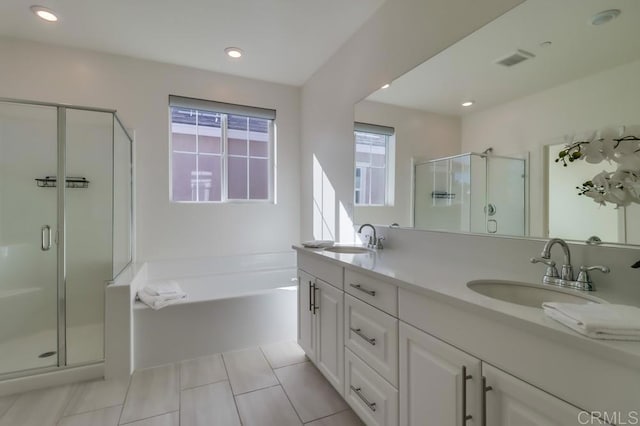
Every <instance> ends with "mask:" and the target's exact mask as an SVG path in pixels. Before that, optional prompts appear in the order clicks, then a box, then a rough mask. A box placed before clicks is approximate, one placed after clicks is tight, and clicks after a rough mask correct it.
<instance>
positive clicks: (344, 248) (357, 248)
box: [324, 246, 371, 254]
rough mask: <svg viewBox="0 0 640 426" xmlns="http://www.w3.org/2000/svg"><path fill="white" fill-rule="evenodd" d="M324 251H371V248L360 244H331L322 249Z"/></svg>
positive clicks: (356, 252) (358, 252) (352, 252)
mask: <svg viewBox="0 0 640 426" xmlns="http://www.w3.org/2000/svg"><path fill="white" fill-rule="evenodd" d="M324 251H330V252H333V253H350V254H360V253H371V249H368V248H366V247H362V246H333V247H327V248H326V249H324Z"/></svg>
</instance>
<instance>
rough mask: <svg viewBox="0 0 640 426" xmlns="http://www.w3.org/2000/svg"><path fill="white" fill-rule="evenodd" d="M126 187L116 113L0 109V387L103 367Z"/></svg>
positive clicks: (123, 244)
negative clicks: (108, 295) (108, 296)
mask: <svg viewBox="0 0 640 426" xmlns="http://www.w3.org/2000/svg"><path fill="white" fill-rule="evenodd" d="M132 183H133V180H132V139H131V137H130V136H129V135H128V133H127V131H126V130H125V128H124V127H123V125H122V123H121V122H120V120H119V119H118V117H117V115H116V113H115V111H112V110H106V109H98V108H85V107H77V106H67V105H57V104H50V103H41V102H31V101H19V100H11V99H0V380H3V379H8V378H13V377H19V376H24V375H29V374H36V373H40V372H47V371H51V370H55V369H60V368H66V367H71V366H79V365H86V364H92V363H97V362H102V361H103V360H104V295H105V286H106V283H107V282H109V281H110V280H112V279H113V278H114V277H115V276H116V275H117V274H118V273H119V272H120V271H122V269H124V267H126V265H127V264H129V263H130V262H131V258H132V245H131V244H132V243H131V234H132Z"/></svg>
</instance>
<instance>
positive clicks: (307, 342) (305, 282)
mask: <svg viewBox="0 0 640 426" xmlns="http://www.w3.org/2000/svg"><path fill="white" fill-rule="evenodd" d="M315 282H316V279H315V278H314V277H312V276H311V275H309V274H307V273H306V272H304V271H301V270H298V344H299V345H300V347H301V348H302V350H304V352H305V353H306V354H307V356H308V357H309V359H310V360H311V361H315V360H316V326H315V315H314V314H313V297H314V294H313V293H314V292H313V288H314V287H315Z"/></svg>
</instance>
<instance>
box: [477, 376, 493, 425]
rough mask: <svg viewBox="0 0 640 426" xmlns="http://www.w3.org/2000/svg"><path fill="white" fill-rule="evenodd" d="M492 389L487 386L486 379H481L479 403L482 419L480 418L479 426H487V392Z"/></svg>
mask: <svg viewBox="0 0 640 426" xmlns="http://www.w3.org/2000/svg"><path fill="white" fill-rule="evenodd" d="M492 390H493V387H491V386H487V378H486V377H484V376H483V377H482V393H481V394H480V395H481V398H482V400H481V402H480V405H481V407H480V408H482V418H481V422H480V426H487V392H489V391H492Z"/></svg>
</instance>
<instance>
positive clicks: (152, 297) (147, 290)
mask: <svg viewBox="0 0 640 426" xmlns="http://www.w3.org/2000/svg"><path fill="white" fill-rule="evenodd" d="M171 283H172V284H171V285H170V286H169V287H166V288H164V290H165V291H164V294H158V293H159V292H158V291H157V289H156V288H154V287H153V286H151V285H150V284H148V285H146V286H144V288H143V289H142V290H139V291H138V299H140V301H141V302H142V303H144V304H145V305H148V306H149V307H150V308H151V309H153V310H156V311H157V310H158V309H160V308H164V307H165V306H167V305H172V304H174V303H179V302H181V301H183V300H184V299H186V298H187V293H185V292H184V291H182V289H181V288H180V286H179V285H178V283H177V282H175V281H172V282H171ZM170 289H172V292H171V293H169V292H168V290H170Z"/></svg>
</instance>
